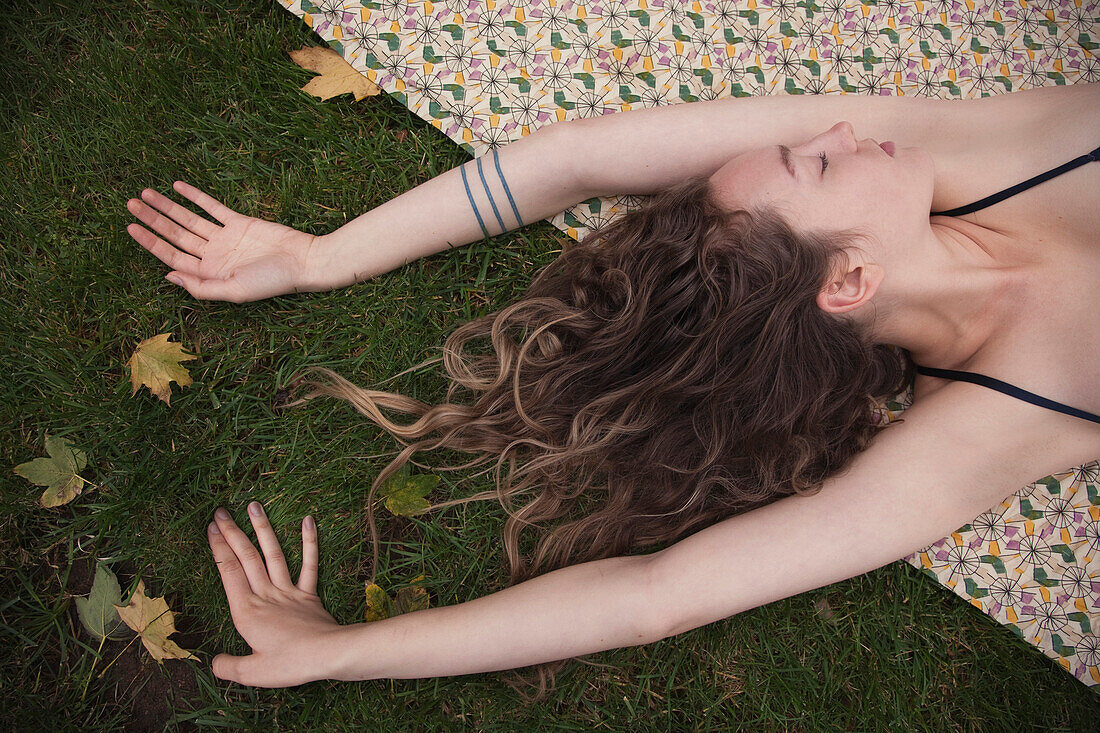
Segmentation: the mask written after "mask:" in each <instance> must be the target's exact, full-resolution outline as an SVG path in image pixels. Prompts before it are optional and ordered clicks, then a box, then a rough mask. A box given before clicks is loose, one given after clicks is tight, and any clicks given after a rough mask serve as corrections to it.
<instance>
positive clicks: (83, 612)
mask: <svg viewBox="0 0 1100 733" xmlns="http://www.w3.org/2000/svg"><path fill="white" fill-rule="evenodd" d="M121 605H122V589H121V588H120V587H119V585H118V578H116V577H115V574H114V573H112V572H111V571H110V570H108V569H107V566H106V565H103V564H101V563H96V566H95V580H93V581H92V592H91V593H89V594H88V597H87V598H77V599H76V612H77V615H78V616H80V622H81V623H82V624H84V628H85V629H87V630H88V633H89V634H91V635H92V636H94V637H95V638H96V641H103V640H104V639H124V638H126V636H127V633H126V624H124V623H122V619H121V618H119V615H118V611H116V610H115V606H121Z"/></svg>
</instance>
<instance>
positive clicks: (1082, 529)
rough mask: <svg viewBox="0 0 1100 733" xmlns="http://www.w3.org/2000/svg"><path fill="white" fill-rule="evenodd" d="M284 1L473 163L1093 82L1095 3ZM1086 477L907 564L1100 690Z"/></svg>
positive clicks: (606, 214)
mask: <svg viewBox="0 0 1100 733" xmlns="http://www.w3.org/2000/svg"><path fill="white" fill-rule="evenodd" d="M278 2H279V3H280V5H281V6H282V7H284V8H285V9H286V10H288V11H289V12H291V13H294V14H295V15H297V16H298V17H299V18H301V19H302V20H303V21H304V22H305V23H306V24H307V25H308V26H309V27H310V28H312V29H313V30H314V31H315V32H316V33H317V34H318V35H319V36H320V37H321V38H323V39H324V40H325V41H326V42H327V43H328V44H329V45H330V46H331V47H332V48H333V49H335V50H336V51H337V52H338V53H340V54H341V55H342V56H343V57H344V58H345V59H346V60H347V61H348V63H350V64H351V65H352V66H353V67H354V68H356V69H358V70H359V71H360V72H362V73H363V74H364V75H365V76H367V77H368V78H369V79H371V81H373V82H374V83H376V84H377V85H378V86H379V87H381V88H382V89H383V90H384V91H385V92H387V93H388V94H390V95H392V96H394V97H396V98H397V99H399V100H400V101H401V102H402V103H403V104H404V105H405V106H406V107H408V108H409V109H410V110H411V111H413V112H414V113H415V114H417V115H418V116H420V117H421V118H422V119H424V120H425V121H427V122H428V123H430V124H432V125H433V126H435V127H436V128H437V129H439V130H441V131H442V132H443V133H444V134H446V135H447V136H448V137H449V138H450V139H451V140H453V141H454V142H455V143H457V144H458V145H460V146H462V148H463V149H464V150H466V152H468V153H469V154H470V155H472V156H474V157H480V156H482V155H484V154H485V153H487V152H490V151H491V150H493V149H494V148H497V147H499V146H501V145H505V144H507V143H509V142H512V141H514V140H518V139H519V138H521V137H523V136H524V135H527V134H530V133H531V132H532V131H534V130H536V129H538V128H539V127H542V126H543V125H546V124H552V123H554V122H558V121H563V120H570V119H576V118H583V117H593V116H597V115H602V114H611V113H614V112H619V111H624V110H629V109H632V108H636V107H653V106H656V105H664V104H679V103H683V102H692V101H696V100H707V99H717V98H719V97H737V96H750V95H764V94H873V95H921V96H928V97H937V98H941V99H963V98H974V97H986V96H990V95H994V94H1004V93H1007V92H1011V91H1016V90H1020V89H1028V88H1031V87H1037V86H1049V85H1062V84H1074V83H1078V82H1081V83H1087V82H1095V81H1100V60H1098V59H1097V55H1098V47H1100V44H1098V41H1100V17H1097V16H1098V15H1100V9H1098V3H1096V2H1094V1H1093V0H1034V1H1032V0H1016V2H998V1H996V0H992V1H988V0H978V1H977V2H975V0H963V1H961V2H959V1H956V0H935V1H931V2H921V1H916V0H878V2H874V1H873V0H870V1H869V2H865V3H860V2H850V1H848V0H759V2H758V1H757V0H652V1H650V0H565V1H561V0H510V1H509V2H494V1H493V0H484V1H482V0H443V1H442V2H437V3H432V2H424V1H416V0H408V1H407V2H406V1H405V0H382V1H381V2H355V1H351V2H345V1H343V0H321V1H320V2H316V3H315V2H311V0H278ZM1065 152H1066V156H1067V159H1068V158H1069V157H1072V156H1073V155H1077V154H1079V153H1080V152H1081V151H1076V150H1071V151H1065ZM640 203H641V199H640V198H638V197H634V196H620V197H604V198H596V199H591V200H589V201H584V202H581V203H580V204H577V205H576V206H573V207H571V208H570V209H568V210H566V211H564V212H561V213H559V214H557V215H556V216H554V217H553V218H551V219H550V221H551V222H552V223H553V224H554V225H555V226H557V227H558V228H559V229H561V230H562V231H564V232H565V233H567V234H568V235H569V236H570V237H572V238H574V239H578V240H579V239H581V238H583V237H584V235H585V234H587V233H588V232H589V231H591V230H593V229H598V228H600V227H601V226H603V225H604V224H606V223H607V222H608V221H610V220H611V219H613V218H615V217H616V216H618V215H621V214H622V213H623V212H625V211H628V210H630V209H632V208H636V207H637V206H638V205H639V204H640ZM906 400H907V397H906V395H898V396H897V398H896V400H895V401H892V402H889V403H887V405H886V410H885V411H884V412H885V414H886V415H889V417H890V419H893V418H896V416H897V414H899V413H900V411H901V410H904V408H905V405H906V404H907V401H906ZM1098 471H1100V468H1098V464H1097V463H1092V464H1089V465H1086V466H1081V467H1078V468H1075V469H1072V470H1069V471H1066V472H1064V473H1060V474H1056V475H1054V476H1050V477H1047V478H1045V479H1042V480H1040V481H1038V482H1036V483H1034V484H1031V485H1029V486H1027V487H1024V488H1023V489H1021V490H1020V491H1018V492H1016V493H1015V494H1014V495H1013V496H1012V497H1009V498H1008V499H1006V500H1005V501H1004V502H1002V503H1001V504H999V505H997V506H996V507H993V508H992V509H990V510H989V511H987V512H985V513H983V514H982V515H981V516H980V517H978V518H976V519H975V520H974V521H973V522H971V523H970V524H967V525H965V526H963V527H961V528H960V529H959V530H958V531H956V532H953V533H952V534H951V535H950V536H949V537H945V538H943V539H942V540H940V541H938V542H936V543H934V544H933V545H931V546H929V547H927V548H923V549H922V550H921V551H919V552H917V553H915V554H914V555H912V556H910V557H908V558H906V561H908V562H909V563H910V564H912V565H913V566H915V567H917V568H921V569H923V570H924V571H925V572H927V573H928V574H929V575H930V576H932V577H934V578H936V580H937V581H939V582H940V583H941V584H943V585H944V586H945V587H946V588H949V589H951V590H952V591H953V592H954V593H956V594H957V595H959V596H961V597H962V598H964V599H966V600H967V601H969V602H970V603H972V604H973V605H974V606H976V607H977V608H979V609H981V610H982V611H983V612H985V613H987V614H988V615H990V616H991V617H993V618H994V619H996V620H997V621H999V622H1000V623H1002V624H1004V625H1005V626H1008V627H1009V628H1010V629H1012V630H1013V631H1015V632H1016V633H1017V634H1019V635H1020V636H1022V637H1023V638H1024V639H1026V640H1027V641H1028V642H1029V643H1031V644H1033V645H1034V646H1036V647H1037V648H1038V649H1040V650H1041V651H1042V652H1043V653H1044V654H1046V655H1047V656H1049V657H1050V658H1052V659H1054V660H1055V661H1056V662H1057V663H1058V664H1059V665H1060V666H1061V667H1062V668H1063V669H1065V670H1067V671H1068V672H1070V673H1071V674H1073V675H1074V676H1075V677H1076V678H1077V679H1079V680H1081V681H1082V682H1083V683H1085V684H1087V685H1097V684H1100V637H1098V635H1097V634H1098V625H1100V548H1098V547H1097V544H1098V539H1097V537H1098V529H1100V517H1098V512H1100V498H1098V497H1097V485H1098V481H1097V473H1098Z"/></svg>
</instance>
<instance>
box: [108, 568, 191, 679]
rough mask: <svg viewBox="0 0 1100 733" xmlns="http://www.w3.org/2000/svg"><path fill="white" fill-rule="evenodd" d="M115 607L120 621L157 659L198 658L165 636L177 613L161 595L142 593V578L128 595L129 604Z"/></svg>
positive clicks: (143, 582) (174, 628) (172, 632)
mask: <svg viewBox="0 0 1100 733" xmlns="http://www.w3.org/2000/svg"><path fill="white" fill-rule="evenodd" d="M115 610H117V611H118V615H119V618H121V619H122V621H123V623H125V624H126V625H127V626H129V627H130V628H131V629H133V630H134V631H136V632H138V634H139V635H140V636H141V643H142V644H144V645H145V648H146V649H148V650H149V653H150V654H151V655H152V656H153V659H155V660H157V661H158V662H163V661H164V660H165V659H198V657H196V656H195V655H194V654H192V653H191V652H189V651H187V650H186V649H182V648H180V646H179V644H177V643H176V642H174V641H169V639H168V637H169V636H171V635H172V634H174V633H176V617H175V615H174V614H173V613H172V612H171V611H169V610H168V604H167V603H166V602H165V600H164V596H161V597H159V598H149V597H147V596H146V595H145V581H143V580H141V579H140V578H139V579H138V585H137V590H135V591H134V595H133V596H131V597H130V604H129V605H127V606H115Z"/></svg>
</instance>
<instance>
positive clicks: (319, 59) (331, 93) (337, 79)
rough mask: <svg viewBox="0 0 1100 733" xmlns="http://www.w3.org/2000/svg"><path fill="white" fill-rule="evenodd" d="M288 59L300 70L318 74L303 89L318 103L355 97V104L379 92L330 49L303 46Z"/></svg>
mask: <svg viewBox="0 0 1100 733" xmlns="http://www.w3.org/2000/svg"><path fill="white" fill-rule="evenodd" d="M290 58H291V59H293V60H294V63H296V64H298V65H299V66H301V67H302V68H303V69H309V70H310V71H316V72H317V73H318V74H320V76H317V77H314V78H312V79H310V80H309V83H308V84H306V85H305V86H304V87H302V91H303V92H306V93H308V94H311V95H313V96H314V97H317V98H318V99H322V100H324V99H329V98H331V97H335V96H337V95H340V94H354V95H355V101H356V102H358V101H359V100H360V99H362V98H363V97H373V96H376V95H378V94H380V93H381V92H382V90H381V89H379V88H378V85H377V84H375V83H374V82H372V81H371V80H370V79H368V78H367V77H366V75H364V74H363V73H362V72H360V71H357V70H356V69H355V67H354V66H352V65H351V64H349V63H348V62H347V61H345V60H344V57H343V56H341V55H340V54H338V53H336V51H334V50H333V49H332V48H331V47H329V46H304V47H302V48H300V49H298V50H297V51H291V52H290Z"/></svg>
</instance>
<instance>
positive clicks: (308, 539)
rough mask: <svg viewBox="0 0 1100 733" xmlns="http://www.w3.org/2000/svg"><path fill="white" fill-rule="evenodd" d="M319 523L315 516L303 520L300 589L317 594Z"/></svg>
mask: <svg viewBox="0 0 1100 733" xmlns="http://www.w3.org/2000/svg"><path fill="white" fill-rule="evenodd" d="M317 556H318V553H317V523H316V522H314V521H313V517H306V518H305V519H303V520H302V572H301V573H300V574H299V575H298V590H302V591H305V592H306V593H312V594H313V595H317Z"/></svg>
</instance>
